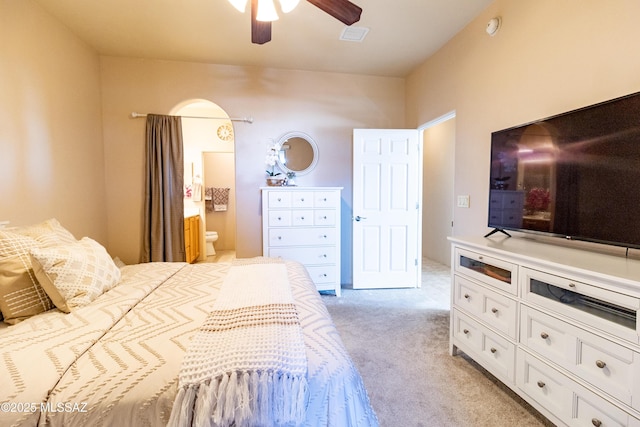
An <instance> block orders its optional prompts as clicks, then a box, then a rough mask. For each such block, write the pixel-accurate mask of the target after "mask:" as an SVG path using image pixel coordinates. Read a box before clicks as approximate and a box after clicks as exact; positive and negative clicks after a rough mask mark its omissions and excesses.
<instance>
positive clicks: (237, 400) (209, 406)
mask: <svg viewBox="0 0 640 427" xmlns="http://www.w3.org/2000/svg"><path fill="white" fill-rule="evenodd" d="M238 264H241V265H238ZM306 374H307V358H306V353H305V347H304V340H303V335H302V329H301V327H300V321H299V318H298V312H297V309H296V307H295V304H294V302H293V297H292V294H291V287H290V284H289V280H288V276H287V268H286V265H285V264H284V263H282V262H281V261H278V260H271V259H268V258H256V259H252V260H238V261H237V262H236V263H235V264H234V265H232V266H231V267H230V269H229V273H228V275H227V277H226V278H225V280H224V282H223V284H222V288H221V289H220V295H219V297H218V299H217V300H216V302H215V303H214V307H213V311H212V312H211V313H210V314H209V316H208V317H207V319H206V320H205V322H204V324H203V325H202V327H201V328H200V330H199V331H198V332H196V334H195V335H194V337H193V339H192V341H191V343H190V345H189V348H188V349H187V352H186V354H185V357H184V360H183V362H182V367H181V369H180V373H179V378H178V394H177V396H176V399H175V401H174V405H173V410H172V412H171V418H170V420H169V424H168V425H169V426H180V427H182V426H192V425H193V426H215V427H226V426H237V427H245V426H246V427H254V426H255V427H263V426H264V427H269V426H283V425H287V426H292V425H293V426H296V425H300V424H302V422H303V421H304V419H305V408H306V402H307V398H308V391H307V379H306Z"/></svg>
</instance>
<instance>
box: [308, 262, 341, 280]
mask: <svg viewBox="0 0 640 427" xmlns="http://www.w3.org/2000/svg"><path fill="white" fill-rule="evenodd" d="M307 271H308V272H309V277H311V280H313V283H316V284H322V283H335V281H336V280H337V277H338V274H337V272H336V267H335V266H332V265H327V266H317V267H315V266H314V267H309V266H308V267H307Z"/></svg>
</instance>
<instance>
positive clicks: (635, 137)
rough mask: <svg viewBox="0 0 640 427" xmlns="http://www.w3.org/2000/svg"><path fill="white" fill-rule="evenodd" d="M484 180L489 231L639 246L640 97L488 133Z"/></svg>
mask: <svg viewBox="0 0 640 427" xmlns="http://www.w3.org/2000/svg"><path fill="white" fill-rule="evenodd" d="M490 179H491V182H490V196H489V221H488V225H489V227H492V228H494V231H493V232H492V233H494V232H496V231H503V230H514V231H524V232H534V233H543V234H547V235H553V236H561V237H563V238H568V239H575V240H586V241H593V242H599V243H606V244H612V245H617V246H624V247H633V248H640V93H635V94H631V95H627V96H624V97H621V98H616V99H613V100H611V101H606V102H602V103H599V104H595V105H592V106H588V107H585V108H581V109H578V110H574V111H570V112H567V113H564V114H560V115H557V116H553V117H549V118H546V119H543V120H537V121H535V122H531V123H526V124H523V125H520V126H516V127H512V128H509V129H504V130H500V131H497V132H493V133H492V134H491V173H490ZM492 233H489V234H492Z"/></svg>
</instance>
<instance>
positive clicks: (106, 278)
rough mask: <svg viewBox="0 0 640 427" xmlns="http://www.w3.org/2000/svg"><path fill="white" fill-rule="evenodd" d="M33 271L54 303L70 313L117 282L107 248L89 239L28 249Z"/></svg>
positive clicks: (117, 276)
mask: <svg viewBox="0 0 640 427" xmlns="http://www.w3.org/2000/svg"><path fill="white" fill-rule="evenodd" d="M31 262H32V264H33V271H34V273H35V275H36V277H37V278H38V281H39V282H40V285H41V286H42V287H43V288H44V290H45V292H46V293H47V295H49V297H50V298H51V300H52V301H53V303H54V304H55V305H56V307H58V308H59V309H60V310H62V311H64V312H66V313H69V312H71V311H72V310H74V309H76V308H79V307H83V306H85V305H87V304H89V303H90V302H91V301H93V300H95V299H96V298H98V297H99V296H100V295H102V294H103V293H104V292H106V291H108V290H109V289H111V288H113V287H114V286H115V285H116V284H117V283H118V282H119V281H120V269H119V268H118V267H117V266H116V265H115V263H114V262H113V260H112V259H111V257H110V256H109V254H108V253H107V251H106V249H105V248H103V247H102V246H101V245H100V244H99V243H98V242H96V241H95V240H92V239H90V238H88V237H83V238H82V239H81V240H79V241H77V242H74V243H67V244H61V245H57V246H51V247H45V248H32V249H31Z"/></svg>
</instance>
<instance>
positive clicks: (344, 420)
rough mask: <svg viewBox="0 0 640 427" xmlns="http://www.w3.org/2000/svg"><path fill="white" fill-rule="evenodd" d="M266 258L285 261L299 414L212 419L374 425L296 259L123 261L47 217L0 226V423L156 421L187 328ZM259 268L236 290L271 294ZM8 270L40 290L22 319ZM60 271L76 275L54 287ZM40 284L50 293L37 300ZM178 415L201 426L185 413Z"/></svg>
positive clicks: (161, 416)
mask: <svg viewBox="0 0 640 427" xmlns="http://www.w3.org/2000/svg"><path fill="white" fill-rule="evenodd" d="M74 251H75V252H74ZM87 253H89V255H87ZM83 257H84V258H83ZM107 259H108V261H107ZM96 260H99V261H100V262H98V261H96ZM270 263H276V264H280V265H281V267H278V268H282V269H284V270H282V271H284V272H285V273H284V274H285V275H286V279H287V280H286V281H287V282H288V284H289V285H290V295H291V297H292V301H293V305H294V306H295V311H296V315H297V322H298V323H299V326H300V328H299V330H300V331H301V332H300V333H301V337H302V340H303V352H304V355H305V356H306V366H305V369H306V371H305V375H304V381H306V384H305V387H306V388H305V394H304V399H305V400H304V401H305V405H304V408H302V409H303V413H302V418H301V419H300V420H301V421H300V422H296V423H292V422H284V423H283V424H279V423H278V422H276V421H274V420H273V419H272V420H268V421H264V420H263V421H261V422H252V423H248V422H244V421H243V422H235V421H233V420H230V421H229V420H228V419H227V420H226V421H225V422H224V423H222V424H219V425H236V426H238V427H240V426H242V425H265V426H268V425H303V426H340V427H343V426H344V427H347V426H377V425H378V421H377V418H376V416H375V413H374V411H373V410H372V408H371V406H370V403H369V398H368V396H367V392H366V390H365V387H364V385H363V382H362V379H361V377H360V375H359V373H358V372H357V370H356V368H355V367H354V365H353V363H352V361H351V359H350V357H349V355H348V353H347V352H346V350H345V348H344V346H343V344H342V342H341V340H340V337H339V335H338V332H337V330H336V328H335V326H334V325H333V322H332V321H331V318H330V316H329V314H328V312H327V310H326V307H325V306H324V303H323V302H322V299H321V297H320V296H319V294H318V292H317V291H316V289H315V287H314V286H313V283H312V282H311V280H310V279H309V277H308V274H307V272H306V270H305V269H304V267H303V266H302V265H300V264H298V263H295V262H292V261H281V260H271V259H268V258H256V259H251V260H239V261H237V262H235V263H223V264H186V263H146V264H137V265H127V266H125V265H121V264H118V263H117V262H114V261H113V260H111V258H110V257H108V255H107V254H106V251H105V250H104V248H102V247H101V246H100V245H99V244H98V243H97V242H94V241H92V240H91V239H87V238H83V239H81V240H75V238H74V237H73V236H72V235H71V234H70V233H68V231H66V230H65V229H64V228H63V227H62V226H60V224H59V223H58V222H57V221H55V220H49V221H45V223H42V224H38V225H37V226H33V227H30V228H26V227H25V228H22V229H10V230H6V229H5V230H2V229H0V293H1V294H2V295H0V310H1V311H2V314H3V316H4V318H5V319H4V320H5V323H4V324H3V326H1V327H0V356H1V357H0V379H2V384H1V386H0V425H2V426H65V427H69V426H87V425H92V426H116V425H117V426H165V425H167V424H168V423H169V421H170V418H171V417H172V408H173V407H174V402H175V401H176V399H177V396H178V395H179V394H180V393H179V391H180V390H181V389H182V388H184V385H183V384H180V382H181V381H182V380H183V373H184V372H185V360H186V359H188V357H187V355H188V354H190V351H191V350H190V349H191V348H192V347H193V341H197V340H196V339H195V338H194V337H197V336H199V335H198V334H201V333H202V332H203V325H204V324H206V321H207V320H208V319H209V318H210V317H211V315H212V313H217V312H219V311H218V310H217V309H216V307H218V305H219V304H220V300H222V299H223V297H222V295H223V294H224V295H227V297H228V295H233V293H234V292H233V288H232V286H237V285H238V283H240V282H238V280H239V279H238V278H242V277H245V276H244V274H245V271H246V270H247V269H249V270H250V269H252V268H257V267H256V266H260V267H261V268H262V266H263V265H266V264H270ZM20 265H22V269H23V270H20V268H18V267H19V266H20ZM16 266H18V267H16ZM264 268H267V267H264ZM260 271H270V270H255V271H254V272H253V276H251V275H250V276H246V277H250V278H251V280H248V281H247V280H241V282H242V286H245V288H244V289H250V286H255V287H257V288H255V293H254V292H246V290H245V291H243V292H242V293H243V294H251V295H254V294H255V295H259V294H265V295H268V294H270V293H269V292H265V291H264V290H265V289H266V288H265V287H268V286H271V285H272V283H270V280H273V276H272V275H268V277H264V278H263V279H264V280H261V279H258V278H257V277H258V276H259V272H260ZM232 272H233V273H234V274H231V273H232ZM256 272H257V273H256ZM84 276H91V277H92V278H93V279H94V280H90V281H87V280H86V279H87V278H86V277H84ZM96 276H100V277H103V278H104V277H107V279H105V280H95V277H96ZM231 276H233V277H235V280H236V282H235V283H231V282H230V280H231V279H230V277H231ZM263 276H265V275H264V274H263ZM78 277H84V279H85V280H84V282H83V281H82V280H80V281H78V280H77V278H78ZM17 278H20V280H22V283H23V285H24V282H27V284H28V283H29V282H30V283H31V285H32V287H36V286H40V287H41V288H42V289H39V290H31V291H32V293H33V294H34V295H35V296H33V300H35V301H38V304H40V305H41V307H39V308H37V309H36V310H35V311H37V312H36V313H30V314H28V315H24V316H22V317H21V316H20V314H21V313H19V312H18V310H16V307H15V304H14V306H11V305H9V306H8V305H7V304H8V303H7V301H10V300H11V295H13V294H16V293H25V292H26V291H24V290H20V292H17V291H15V288H16V286H17V285H16V282H18V281H20V280H18V279H17ZM63 279H64V280H67V281H69V280H76V284H75V286H70V287H67V288H65V286H64V285H60V283H59V282H63V281H64V280H63ZM47 282H49V283H47ZM89 282H91V284H90V285H87V283H89ZM95 282H102V283H99V284H98V285H96V284H95ZM249 282H252V283H249ZM7 283H9V284H8V285H7ZM78 283H80V284H78ZM12 286H13V288H12ZM26 287H29V286H28V285H27V286H26ZM52 288H55V289H57V290H58V293H57V294H56V292H55V290H54V289H52ZM7 289H9V291H7ZM12 289H13V291H11V290H12ZM229 289H232V291H229ZM269 289H270V288H269ZM43 290H44V292H43ZM225 290H226V291H225ZM45 293H46V294H47V296H49V299H50V302H43V300H46V298H45V295H44V294H45ZM252 298H253V297H252ZM249 300H251V298H249ZM38 304H36V305H38ZM65 304H66V305H65ZM61 307H62V308H61ZM12 310H13V311H12ZM66 311H68V312H66ZM7 321H8V322H9V323H13V324H12V325H8V324H7V323H6V322H7ZM205 332H206V331H205ZM213 353H214V352H212V354H213ZM187 371H188V369H187ZM187 373H188V372H187ZM187 377H188V375H187ZM256 390H257V389H256ZM253 398H254V397H251V399H253ZM186 406H189V405H186ZM174 415H175V414H174ZM180 423H182V425H191V424H193V425H202V424H201V423H200V422H196V418H193V419H192V418H191V417H187V422H185V420H184V419H183V420H182V421H180ZM176 425H177V424H176ZM211 425H216V424H215V423H213V422H211Z"/></svg>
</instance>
